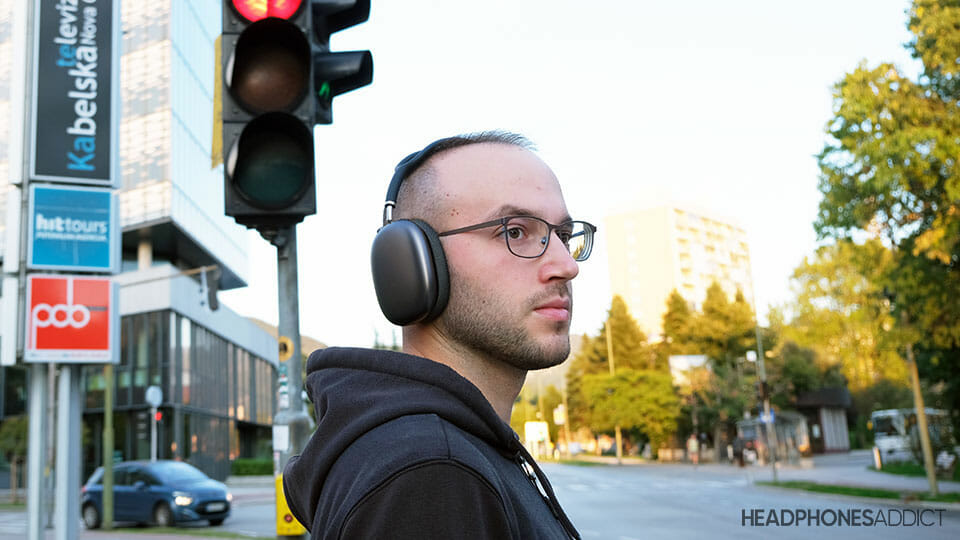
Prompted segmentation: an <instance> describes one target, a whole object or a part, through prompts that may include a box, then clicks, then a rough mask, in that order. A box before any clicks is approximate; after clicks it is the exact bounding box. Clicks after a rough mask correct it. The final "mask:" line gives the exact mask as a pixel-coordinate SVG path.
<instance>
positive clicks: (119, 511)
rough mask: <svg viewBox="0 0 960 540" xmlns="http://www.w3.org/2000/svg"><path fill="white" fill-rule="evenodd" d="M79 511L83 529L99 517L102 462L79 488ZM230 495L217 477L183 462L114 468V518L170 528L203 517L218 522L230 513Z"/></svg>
mask: <svg viewBox="0 0 960 540" xmlns="http://www.w3.org/2000/svg"><path fill="white" fill-rule="evenodd" d="M81 493H82V495H81V499H80V513H81V515H82V516H83V524H84V525H85V526H86V527H87V528H88V529H96V528H98V527H99V526H100V521H101V519H103V467H98V468H97V470H96V471H94V472H93V474H92V475H91V476H90V479H89V480H87V483H86V484H84V486H83V488H82V489H81ZM232 500H233V497H232V496H231V495H230V492H229V491H227V486H225V485H224V484H223V483H222V482H217V481H216V480H211V479H210V478H209V477H208V476H207V475H205V474H203V473H202V472H200V470H199V469H197V468H196V467H194V466H193V465H190V464H188V463H184V462H182V461H167V460H161V461H155V462H149V461H129V462H123V463H118V464H117V465H115V466H114V468H113V519H114V521H118V522H119V521H127V522H134V523H138V524H139V523H155V524H157V525H159V526H161V527H170V526H173V525H174V524H176V523H179V522H183V521H198V520H206V521H209V522H210V525H220V524H221V523H223V520H224V519H226V518H227V516H229V515H230V502H231V501H232Z"/></svg>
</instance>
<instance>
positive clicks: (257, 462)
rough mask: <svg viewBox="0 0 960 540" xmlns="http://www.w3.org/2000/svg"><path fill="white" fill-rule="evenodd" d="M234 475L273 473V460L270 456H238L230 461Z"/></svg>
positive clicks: (231, 471) (231, 472)
mask: <svg viewBox="0 0 960 540" xmlns="http://www.w3.org/2000/svg"><path fill="white" fill-rule="evenodd" d="M230 474H232V475H234V476H262V475H272V474H273V460H272V459H269V458H237V459H235V460H233V462H232V463H230Z"/></svg>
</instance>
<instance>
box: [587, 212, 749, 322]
mask: <svg viewBox="0 0 960 540" xmlns="http://www.w3.org/2000/svg"><path fill="white" fill-rule="evenodd" d="M606 240H607V256H608V258H609V265H610V288H611V290H612V292H613V294H619V295H620V296H621V297H623V299H624V301H626V303H627V306H628V307H629V309H630V313H631V314H632V315H633V317H634V318H636V319H637V321H638V322H639V324H640V327H641V328H642V329H643V331H644V333H646V334H647V338H648V339H649V340H650V341H659V340H660V339H662V333H663V314H664V313H665V312H666V306H667V299H668V298H669V297H670V293H671V291H673V290H674V289H676V290H677V292H679V293H680V294H681V295H682V296H683V298H684V299H685V300H687V302H688V303H689V304H690V306H691V308H693V309H699V308H700V306H701V305H702V303H703V300H704V298H705V297H706V294H707V289H708V288H709V287H710V284H711V283H712V282H714V281H717V282H718V283H719V284H720V285H721V286H722V287H723V289H724V291H725V292H726V293H727V297H728V298H729V299H730V300H731V301H732V300H733V298H734V296H735V295H736V293H737V290H740V291H742V292H743V295H744V297H745V298H746V300H747V302H748V303H750V304H751V305H752V303H753V284H752V281H751V278H750V253H749V250H748V248H747V236H746V233H745V232H744V230H743V229H741V228H739V227H737V226H735V225H732V224H730V223H727V222H725V221H722V220H719V219H714V218H712V217H708V216H706V215H704V214H703V213H698V212H692V211H688V210H684V209H681V208H677V207H673V206H662V207H657V208H650V209H645V210H636V211H631V212H625V213H621V214H616V215H612V216H609V217H608V218H607V220H606Z"/></svg>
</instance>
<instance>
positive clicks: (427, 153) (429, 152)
mask: <svg viewBox="0 0 960 540" xmlns="http://www.w3.org/2000/svg"><path fill="white" fill-rule="evenodd" d="M449 140H450V138H445V139H438V140H436V141H433V142H432V143H430V144H428V145H427V146H425V147H424V148H423V150H420V151H417V152H414V153H412V154H410V155H408V156H407V157H405V158H403V159H402V160H400V163H397V167H396V168H395V169H394V170H393V178H391V179H390V187H388V188H387V200H386V202H384V205H383V224H384V225H387V224H389V223H390V222H392V221H393V209H394V208H395V207H396V206H397V197H398V196H399V195H400V185H401V184H403V181H404V180H406V178H407V177H408V176H410V173H412V172H413V171H415V170H416V169H417V168H418V167H420V165H423V162H424V161H426V160H427V159H429V158H430V157H431V156H433V155H434V154H436V153H437V152H436V150H437V147H439V146H441V145H443V144H444V143H447V142H448V141H449Z"/></svg>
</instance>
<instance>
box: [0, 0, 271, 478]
mask: <svg viewBox="0 0 960 540" xmlns="http://www.w3.org/2000/svg"><path fill="white" fill-rule="evenodd" d="M17 2H20V0H0V174H2V177H0V228H2V227H3V223H4V219H3V218H2V214H3V213H4V209H5V203H4V201H3V199H5V197H6V193H7V191H8V190H9V189H10V188H9V186H8V178H9V175H10V174H11V167H13V165H12V164H11V163H9V161H10V160H9V152H8V146H9V143H10V137H11V133H9V132H8V128H7V126H8V125H9V121H8V120H9V119H10V118H11V115H13V114H20V112H22V111H21V110H20V109H19V107H18V106H14V104H12V103H11V98H10V95H11V92H10V88H11V69H12V68H11V65H16V62H13V61H11V58H12V57H13V56H14V52H15V51H17V50H18V49H16V47H15V44H11V39H12V38H11V35H12V34H13V32H11V28H12V24H13V23H12V20H13V15H12V14H13V12H14V7H15V3H17ZM220 9H221V2H220V1H219V0H122V3H121V26H122V38H121V46H120V51H121V55H120V61H119V65H118V66H115V69H118V70H119V75H120V88H121V99H122V106H121V116H120V119H119V142H120V144H119V146H120V172H121V175H122V178H121V182H120V184H121V185H120V189H119V192H118V195H119V200H120V225H121V227H122V230H123V235H122V237H123V249H122V273H121V274H118V275H117V276H116V277H115V281H116V282H117V283H118V284H119V287H120V294H119V304H120V306H119V309H120V315H121V332H120V336H121V349H122V350H121V354H120V364H119V365H117V366H115V379H114V383H115V385H114V391H115V394H114V396H115V398H114V418H113V425H114V430H115V436H114V438H115V448H114V449H113V450H114V452H115V455H116V454H119V455H120V456H122V458H123V459H149V457H150V422H151V418H150V414H151V409H150V406H149V405H148V404H147V403H146V400H145V392H146V389H147V387H149V386H151V385H157V386H159V387H160V388H161V389H162V391H163V400H162V403H161V405H160V407H159V411H160V413H161V415H162V418H161V420H160V421H159V424H158V456H159V457H160V458H169V459H181V460H184V461H187V462H190V463H192V464H194V465H197V466H198V467H199V468H201V469H202V470H203V471H205V472H206V473H207V474H209V475H210V476H212V477H214V478H218V479H224V478H226V476H227V475H228V474H229V470H230V461H231V460H232V459H235V458H237V457H269V456H270V440H271V439H270V438H271V431H270V426H271V424H272V419H273V415H274V400H275V397H274V395H275V387H276V377H277V375H276V369H277V344H276V340H275V339H274V338H273V337H271V336H270V335H269V334H268V333H267V332H266V331H264V330H262V329H261V328H259V327H258V326H256V325H255V324H254V323H253V322H251V321H250V320H248V319H246V318H243V317H241V316H239V315H237V314H235V313H233V312H232V311H230V309H229V308H227V307H225V306H224V307H220V308H219V309H217V310H211V308H210V306H209V305H208V302H207V295H206V291H205V290H203V288H202V287H201V284H200V282H199V281H198V279H197V276H199V274H193V275H183V272H184V271H186V270H190V269H196V268H198V267H201V266H207V265H216V266H217V268H218V270H219V280H218V286H219V288H220V289H232V288H236V287H243V286H246V284H247V282H246V280H247V274H248V268H247V266H248V264H249V261H248V260H247V254H246V252H247V249H246V242H247V240H246V238H247V236H246V234H245V230H244V229H243V228H242V227H240V226H238V225H236V224H235V223H234V222H233V220H232V219H230V218H227V217H226V216H224V214H223V167H222V165H220V164H218V163H217V161H218V160H215V159H213V148H214V144H213V132H214V130H213V127H214V114H213V101H214V89H215V86H216V85H217V84H219V77H220V67H219V65H218V64H217V60H216V57H215V42H216V39H217V36H218V35H219V33H220V24H221V12H220ZM16 136H19V135H16ZM13 172H16V171H13ZM2 238H3V235H2V234H0V241H2ZM0 253H2V250H0ZM83 372H84V380H83V385H84V390H85V394H84V399H85V407H84V416H83V418H84V450H83V462H84V471H83V474H84V477H85V475H86V474H88V473H89V472H91V471H92V470H93V468H94V467H95V466H96V465H97V464H98V463H102V459H103V455H104V448H103V447H102V438H101V434H102V429H103V403H104V401H103V400H104V391H105V379H104V376H103V368H102V366H88V367H85V368H84V370H83ZM26 388H27V381H26V370H25V369H24V368H23V366H22V365H20V366H13V367H9V368H0V407H2V408H0V419H2V418H3V417H5V416H12V415H17V414H23V413H24V411H25V408H26ZM0 469H2V464H0ZM0 473H2V471H0ZM0 476H2V474H0ZM2 483H3V482H2V478H0V484H2Z"/></svg>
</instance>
